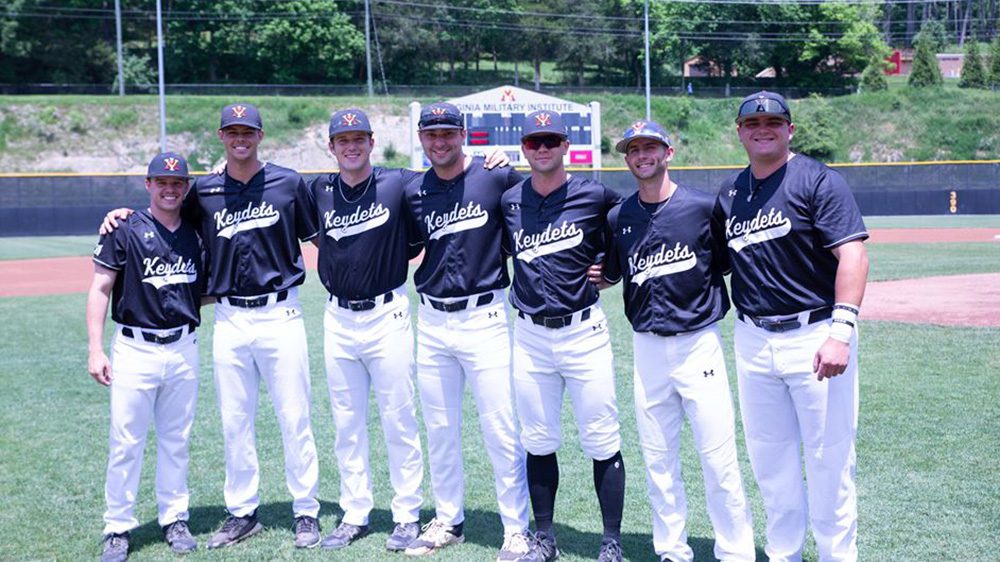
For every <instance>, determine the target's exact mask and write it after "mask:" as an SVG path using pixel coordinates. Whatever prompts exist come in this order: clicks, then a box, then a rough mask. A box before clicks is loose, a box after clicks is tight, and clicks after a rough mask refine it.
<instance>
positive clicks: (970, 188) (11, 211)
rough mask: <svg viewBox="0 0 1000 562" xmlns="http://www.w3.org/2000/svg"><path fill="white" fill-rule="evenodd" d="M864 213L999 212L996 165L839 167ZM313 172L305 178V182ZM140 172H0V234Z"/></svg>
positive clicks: (710, 185) (57, 223) (617, 184)
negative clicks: (41, 174)
mask: <svg viewBox="0 0 1000 562" xmlns="http://www.w3.org/2000/svg"><path fill="white" fill-rule="evenodd" d="M836 169H837V170H838V171H839V172H840V173H842V174H844V176H845V177H846V178H847V181H848V183H849V184H850V185H851V189H852V190H853V191H854V196H855V197H856V198H857V200H858V204H859V205H860V207H861V211H862V213H864V214H865V215H947V214H962V215H968V214H1000V163H996V162H985V163H929V164H922V163H921V164H902V165H863V166H857V165H855V166H837V167H836ZM737 170H738V168H720V169H705V168H676V169H673V170H671V178H672V179H674V180H675V181H677V182H678V183H683V184H685V185H689V186H691V187H696V188H698V189H702V190H705V191H710V192H716V191H717V190H718V188H719V186H720V185H721V184H722V182H723V181H724V180H725V179H726V178H727V177H729V176H730V175H731V174H733V173H735V172H736V171H737ZM573 173H576V174H587V175H593V176H595V177H597V178H598V179H600V180H601V181H603V182H604V183H605V184H606V185H607V186H608V187H611V188H612V189H615V190H616V191H619V192H620V193H622V194H630V193H632V192H633V191H635V181H634V179H633V178H632V175H631V174H630V173H629V172H628V171H625V170H604V171H601V172H590V171H574V172H573ZM312 177H313V176H312V175H307V176H306V180H307V181H308V180H309V179H311V178H312ZM148 201H149V199H148V196H147V195H146V191H145V189H144V187H143V179H142V177H141V176H123V175H104V176H101V175H65V174H64V175H54V176H36V175H31V176H3V177H0V236H47V235H64V234H94V233H95V232H96V230H97V224H98V222H99V221H100V218H101V217H102V216H103V215H104V213H106V212H107V211H108V210H110V209H114V208H116V207H122V206H125V207H141V206H145V205H146V204H148Z"/></svg>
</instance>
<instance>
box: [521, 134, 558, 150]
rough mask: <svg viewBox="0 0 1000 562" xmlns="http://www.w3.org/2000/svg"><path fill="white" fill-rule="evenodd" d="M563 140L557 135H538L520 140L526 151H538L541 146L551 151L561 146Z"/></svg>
mask: <svg viewBox="0 0 1000 562" xmlns="http://www.w3.org/2000/svg"><path fill="white" fill-rule="evenodd" d="M564 140H566V139H565V138H563V137H560V136H559V135H538V136H535V137H528V138H526V139H523V140H521V144H523V145H524V148H527V149H528V150H538V149H539V148H541V147H543V146H544V147H545V148H548V149H553V148H555V147H557V146H559V145H561V144H562V143H563V141H564Z"/></svg>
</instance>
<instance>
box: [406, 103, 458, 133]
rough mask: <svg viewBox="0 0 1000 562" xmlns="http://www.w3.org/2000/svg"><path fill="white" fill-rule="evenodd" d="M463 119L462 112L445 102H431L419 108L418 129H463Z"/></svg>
mask: <svg viewBox="0 0 1000 562" xmlns="http://www.w3.org/2000/svg"><path fill="white" fill-rule="evenodd" d="M464 128H465V119H463V118H462V112H461V111H460V110H459V109H458V108H457V107H455V106H454V105H452V104H450V103H447V102H438V103H432V104H430V105H428V106H427V107H425V108H423V109H421V110H420V121H419V122H418V123H417V130H418V131H427V130H430V129H464Z"/></svg>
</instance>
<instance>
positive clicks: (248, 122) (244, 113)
mask: <svg viewBox="0 0 1000 562" xmlns="http://www.w3.org/2000/svg"><path fill="white" fill-rule="evenodd" d="M232 125H245V126H247V127H251V128H254V129H263V128H264V124H263V123H262V122H261V119H260V111H257V108H256V107H255V106H253V105H250V104H249V103H231V104H229V105H227V106H226V107H223V108H222V117H221V119H219V128H220V129H225V128H226V127H229V126H232Z"/></svg>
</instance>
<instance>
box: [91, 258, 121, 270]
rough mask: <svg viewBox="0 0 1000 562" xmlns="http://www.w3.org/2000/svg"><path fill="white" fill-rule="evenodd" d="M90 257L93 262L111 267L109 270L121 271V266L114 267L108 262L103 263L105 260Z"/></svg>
mask: <svg viewBox="0 0 1000 562" xmlns="http://www.w3.org/2000/svg"><path fill="white" fill-rule="evenodd" d="M92 259H93V260H94V262H95V263H97V264H100V265H102V266H104V267H106V268H108V269H111V270H114V271H121V270H122V268H120V267H115V266H113V265H111V264H109V263H105V262H103V261H101V260H99V259H97V258H92Z"/></svg>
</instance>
